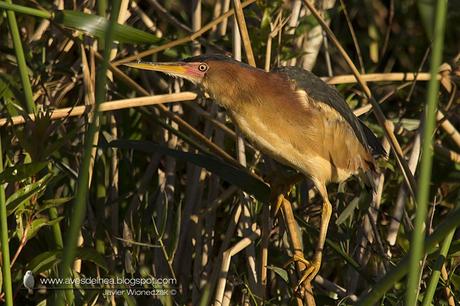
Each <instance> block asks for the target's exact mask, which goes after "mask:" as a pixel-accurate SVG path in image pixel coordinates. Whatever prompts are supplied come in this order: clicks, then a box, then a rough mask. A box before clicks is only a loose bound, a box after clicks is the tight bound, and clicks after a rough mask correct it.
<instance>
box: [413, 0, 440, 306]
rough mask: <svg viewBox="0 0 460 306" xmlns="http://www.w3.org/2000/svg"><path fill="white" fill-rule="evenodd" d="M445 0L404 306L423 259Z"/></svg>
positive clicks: (432, 69)
mask: <svg viewBox="0 0 460 306" xmlns="http://www.w3.org/2000/svg"><path fill="white" fill-rule="evenodd" d="M446 11H447V0H439V1H438V2H437V7H436V19H435V28H434V35H433V53H432V54H431V67H430V73H431V76H433V77H432V78H431V79H430V81H429V84H428V93H427V105H426V109H425V116H426V117H425V127H424V130H423V143H422V160H421V168H420V176H419V180H418V187H417V203H418V205H417V209H416V214H415V229H414V231H413V233H412V243H411V250H410V269H409V276H408V279H407V290H406V303H405V305H407V306H412V305H416V303H417V296H418V292H419V282H420V272H421V263H422V258H423V249H424V245H423V243H424V238H425V220H426V216H427V210H428V203H429V196H430V182H431V167H432V162H433V149H432V142H433V141H432V135H433V132H434V128H435V121H436V107H437V102H438V91H439V82H438V80H437V78H435V77H434V76H436V75H437V73H438V70H439V66H440V65H441V60H442V50H443V44H444V31H445V25H446Z"/></svg>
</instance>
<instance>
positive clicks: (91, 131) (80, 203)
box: [58, 0, 120, 305]
mask: <svg viewBox="0 0 460 306" xmlns="http://www.w3.org/2000/svg"><path fill="white" fill-rule="evenodd" d="M119 10H120V1H119V0H115V1H113V2H112V13H111V21H113V22H111V23H109V26H108V28H107V31H106V33H105V37H104V41H105V48H104V57H103V60H102V63H101V67H100V68H99V69H98V73H97V79H96V94H95V98H96V105H95V111H94V118H93V121H92V122H91V123H90V124H89V127H88V131H87V133H86V135H85V142H84V143H85V145H84V154H83V160H82V163H81V166H80V172H79V179H78V184H77V191H76V195H75V202H74V210H73V214H72V218H71V220H70V228H69V231H68V233H67V239H66V243H65V246H64V251H63V258H62V262H61V267H60V269H59V271H60V273H61V275H62V278H68V277H70V276H71V265H72V262H73V261H74V259H75V254H76V248H77V242H78V236H79V231H80V228H81V225H82V223H83V220H84V218H85V213H86V200H87V195H88V189H89V186H88V182H89V171H90V169H89V167H90V161H91V150H92V148H93V141H94V136H95V134H96V132H97V130H98V128H99V126H98V124H97V123H98V122H99V120H98V118H99V106H100V104H101V102H103V101H104V100H105V96H106V93H107V90H106V86H107V79H106V72H107V68H108V66H109V63H108V61H109V56H110V51H111V50H112V41H113V24H115V23H116V20H117V18H118V13H119ZM67 289H71V287H69V288H67ZM66 296H67V299H68V301H67V303H68V304H72V303H73V294H72V291H71V290H66ZM58 298H59V305H65V301H64V300H63V299H64V296H63V295H59V297H58Z"/></svg>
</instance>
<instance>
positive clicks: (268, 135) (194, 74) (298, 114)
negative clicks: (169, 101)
mask: <svg viewBox="0 0 460 306" xmlns="http://www.w3.org/2000/svg"><path fill="white" fill-rule="evenodd" d="M125 65H126V66H129V67H132V68H136V69H144V70H153V71H157V72H162V73H166V74H168V75H171V76H173V77H179V78H183V79H186V80H188V81H190V82H192V83H194V84H196V85H198V86H200V87H201V88H202V90H203V91H204V92H206V93H207V94H208V95H209V96H210V97H211V98H212V99H213V100H214V101H215V102H217V103H218V104H219V105H220V106H222V107H223V108H225V109H226V111H227V113H228V115H229V116H230V118H231V120H232V121H233V123H234V124H235V125H236V126H237V127H238V129H239V130H240V131H241V133H242V134H243V135H244V136H245V137H246V138H247V139H248V140H249V141H250V142H251V143H252V144H253V145H254V146H255V147H257V148H258V149H259V150H260V151H262V152H263V153H264V154H266V155H268V156H269V157H271V158H273V159H275V160H276V161H278V162H280V163H281V164H284V165H287V166H290V167H291V168H293V169H296V170H297V171H299V172H300V173H302V174H303V175H305V176H306V177H307V178H309V179H310V180H311V181H312V182H313V184H314V185H315V187H316V189H317V190H318V192H319V194H320V195H321V197H322V202H323V204H322V211H321V222H320V231H319V237H318V241H317V245H316V249H315V252H314V255H313V260H312V261H311V262H310V261H307V260H305V264H307V269H306V270H305V274H304V275H303V276H302V277H301V279H300V281H299V284H300V283H302V282H304V281H311V280H313V278H314V277H315V276H316V274H317V273H318V271H319V269H320V266H321V262H322V251H323V247H324V243H325V240H326V234H327V229H328V225H329V220H330V218H331V214H332V205H331V203H330V201H329V198H328V193H327V188H326V185H327V184H328V183H331V182H338V183H340V182H343V181H345V180H346V179H348V178H349V177H350V176H352V175H356V174H363V173H364V174H368V176H370V177H371V178H372V177H376V175H377V173H378V168H377V163H376V160H377V158H378V157H380V156H385V155H386V152H385V150H384V149H383V147H382V145H381V143H380V142H379V140H378V139H377V137H376V136H375V135H374V133H373V132H372V131H371V130H370V129H369V128H368V127H367V126H366V125H365V124H364V123H363V122H362V121H360V120H359V119H358V118H357V117H356V116H355V115H354V114H353V111H352V110H351V109H350V107H349V106H348V104H347V103H346V101H345V100H344V99H343V97H342V96H341V95H340V94H339V92H338V91H337V90H336V89H335V88H333V87H331V86H329V85H328V84H326V83H325V82H324V81H322V80H321V79H320V78H319V77H317V76H316V75H314V74H313V73H312V72H310V71H307V70H304V69H302V68H298V67H277V68H275V69H273V70H271V71H270V72H266V71H265V70H262V69H258V68H255V67H252V66H250V65H247V64H245V63H243V62H239V61H236V60H235V59H233V58H232V57H229V56H225V55H219V54H213V55H199V56H194V57H189V58H186V59H183V60H180V61H176V62H141V61H139V62H131V63H126V64H125Z"/></svg>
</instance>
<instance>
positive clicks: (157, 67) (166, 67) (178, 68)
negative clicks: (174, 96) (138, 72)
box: [124, 62, 204, 84]
mask: <svg viewBox="0 0 460 306" xmlns="http://www.w3.org/2000/svg"><path fill="white" fill-rule="evenodd" d="M124 65H125V66H129V67H133V68H137V69H144V70H153V71H159V72H163V73H167V74H169V75H172V76H174V77H180V78H184V79H187V80H189V81H191V82H193V83H195V84H197V83H201V81H202V79H203V76H204V74H203V73H202V72H200V71H199V70H198V69H197V65H199V63H186V62H169V63H149V62H137V63H135V62H133V63H126V64H124Z"/></svg>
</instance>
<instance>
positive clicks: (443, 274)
mask: <svg viewBox="0 0 460 306" xmlns="http://www.w3.org/2000/svg"><path fill="white" fill-rule="evenodd" d="M441 278H442V279H443V280H444V282H446V284H448V283H449V274H448V273H447V269H446V263H444V264H443V265H442V267H441ZM444 292H445V294H446V298H447V304H448V305H449V306H455V305H456V304H455V299H454V296H453V294H452V291H451V290H450V287H449V286H446V287H445V288H444Z"/></svg>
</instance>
